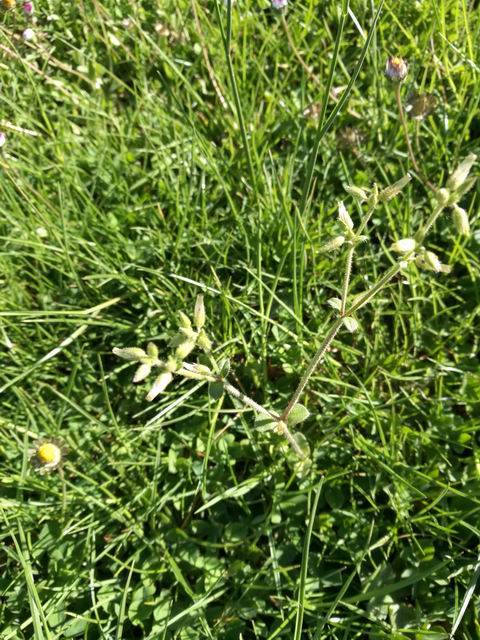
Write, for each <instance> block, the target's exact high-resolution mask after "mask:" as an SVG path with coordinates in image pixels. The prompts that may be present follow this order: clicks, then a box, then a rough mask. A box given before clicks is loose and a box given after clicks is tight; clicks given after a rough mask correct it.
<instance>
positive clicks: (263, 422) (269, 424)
mask: <svg viewBox="0 0 480 640" xmlns="http://www.w3.org/2000/svg"><path fill="white" fill-rule="evenodd" d="M276 424H277V421H276V420H274V419H273V418H269V417H268V416H265V415H263V414H259V415H257V417H256V418H255V428H256V429H257V430H258V431H272V430H273V429H275V425H276Z"/></svg>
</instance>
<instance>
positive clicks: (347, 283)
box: [340, 244, 355, 316]
mask: <svg viewBox="0 0 480 640" xmlns="http://www.w3.org/2000/svg"><path fill="white" fill-rule="evenodd" d="M354 252H355V245H354V244H352V246H351V247H350V248H349V249H348V251H347V259H346V262H345V275H344V277H343V287H342V304H341V307H340V315H341V316H343V315H344V313H345V308H346V306H347V296H348V287H349V286H350V276H351V275H352V262H353V254H354Z"/></svg>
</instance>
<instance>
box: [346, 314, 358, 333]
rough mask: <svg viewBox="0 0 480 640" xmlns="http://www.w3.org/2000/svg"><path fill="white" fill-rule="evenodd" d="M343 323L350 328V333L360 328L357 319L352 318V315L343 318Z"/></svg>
mask: <svg viewBox="0 0 480 640" xmlns="http://www.w3.org/2000/svg"><path fill="white" fill-rule="evenodd" d="M343 324H344V325H345V327H346V328H347V329H348V331H350V333H354V332H355V331H356V330H357V329H358V322H357V320H355V318H351V317H350V316H347V317H346V318H344V319H343Z"/></svg>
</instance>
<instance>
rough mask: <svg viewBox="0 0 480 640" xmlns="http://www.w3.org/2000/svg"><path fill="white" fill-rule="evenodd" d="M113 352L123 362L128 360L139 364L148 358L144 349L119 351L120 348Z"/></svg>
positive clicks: (133, 348) (114, 349)
mask: <svg viewBox="0 0 480 640" xmlns="http://www.w3.org/2000/svg"><path fill="white" fill-rule="evenodd" d="M112 351H113V353H114V354H115V355H116V356H118V357H119V358H123V360H128V361H130V362H138V361H139V360H141V359H142V358H145V357H146V356H147V354H146V353H145V351H144V350H143V349H139V348H138V347H127V348H126V349H119V348H118V347H114V348H113V349H112Z"/></svg>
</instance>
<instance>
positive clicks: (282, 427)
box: [217, 377, 305, 458]
mask: <svg viewBox="0 0 480 640" xmlns="http://www.w3.org/2000/svg"><path fill="white" fill-rule="evenodd" d="M217 380H218V382H222V383H223V386H224V388H225V391H226V392H227V393H229V394H230V395H231V396H233V397H234V398H236V399H237V400H240V401H241V402H243V404H245V405H247V406H248V407H250V408H251V409H253V410H254V411H256V412H257V413H259V414H260V415H262V416H265V417H267V418H269V419H270V420H272V421H275V422H276V423H277V428H276V432H277V433H279V434H280V435H282V436H283V437H284V438H285V439H286V440H287V441H288V443H289V444H290V446H291V447H292V449H293V450H294V451H295V453H296V454H297V455H298V456H300V457H301V458H305V454H304V453H303V451H302V450H301V449H300V447H299V445H298V442H297V441H296V440H295V438H294V437H293V435H292V433H291V431H290V430H289V428H288V427H287V425H286V424H285V422H283V421H282V419H281V418H280V416H279V415H278V414H277V413H275V412H273V411H269V410H268V409H265V407H262V405H261V404H258V403H257V402H255V400H252V398H250V397H249V396H247V395H245V394H244V393H243V392H242V391H240V390H239V389H237V388H236V387H234V386H233V385H231V384H230V383H229V382H227V381H226V380H225V379H224V378H221V377H218V378H217Z"/></svg>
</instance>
